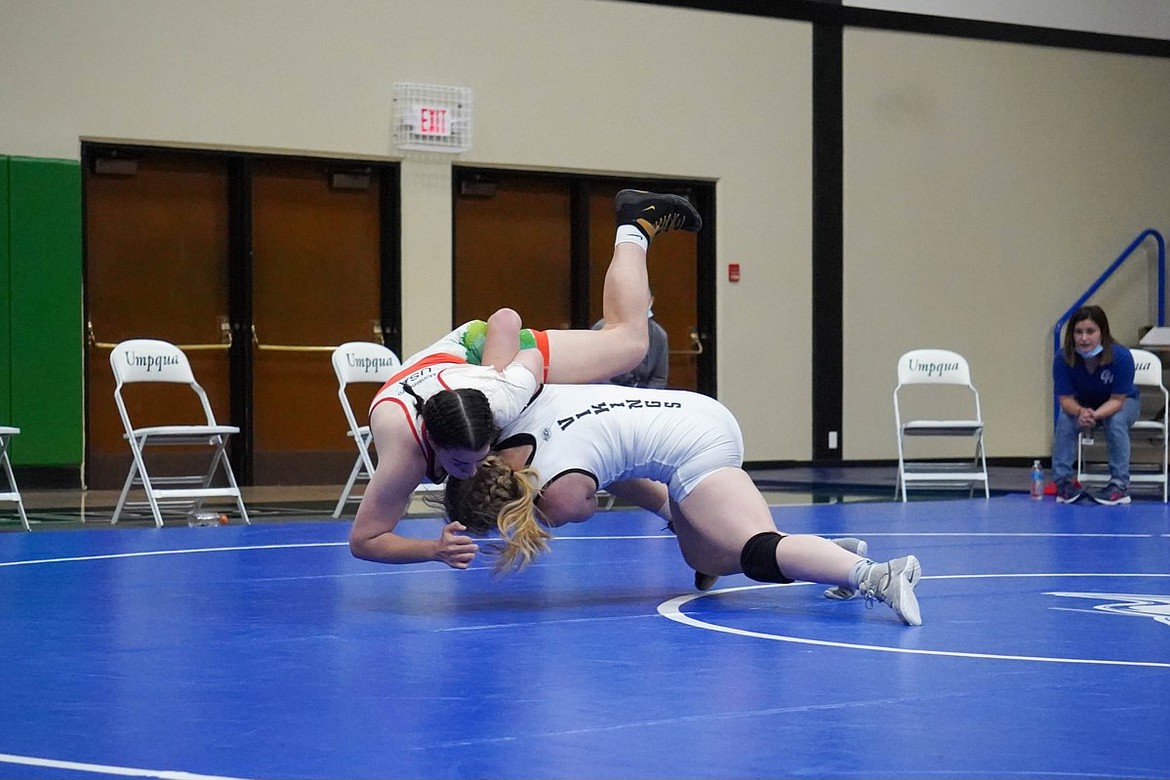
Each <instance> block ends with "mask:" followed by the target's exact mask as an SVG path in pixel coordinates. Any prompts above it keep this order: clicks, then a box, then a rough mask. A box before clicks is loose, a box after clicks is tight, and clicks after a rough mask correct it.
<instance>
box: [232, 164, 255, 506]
mask: <svg viewBox="0 0 1170 780" xmlns="http://www.w3.org/2000/svg"><path fill="white" fill-rule="evenodd" d="M252 270H253V269H252V165H251V163H250V161H249V159H248V158H247V157H244V156H232V157H229V158H228V278H229V282H228V310H229V311H228V320H229V323H230V327H231V335H232V346H231V352H230V356H229V362H230V365H231V368H230V374H229V376H230V377H231V379H230V381H229V386H230V387H231V420H232V424H233V425H236V426H238V427H239V429H240V432H239V433H238V434H236V435H235V436H233V437H232V446H231V453H230V459H231V464H232V471H234V472H235V474H236V481H237V482H239V483H240V484H241V485H251V484H252V480H253V477H254V465H255V460H254V458H253V455H252V446H253V443H254V441H255V439H254V431H253V424H254V422H255V415H254V414H253V410H252V391H253V388H254V385H255V382H254V376H253V368H254V362H255V361H254V356H253V350H252V316H253V308H252Z"/></svg>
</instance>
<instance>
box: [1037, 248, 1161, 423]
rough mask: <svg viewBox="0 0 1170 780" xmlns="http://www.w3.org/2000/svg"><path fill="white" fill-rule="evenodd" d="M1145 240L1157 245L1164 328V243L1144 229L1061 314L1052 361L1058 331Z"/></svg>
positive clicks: (1056, 350)
mask: <svg viewBox="0 0 1170 780" xmlns="http://www.w3.org/2000/svg"><path fill="white" fill-rule="evenodd" d="M1147 238H1153V239H1154V241H1155V242H1156V243H1157V244H1158V327H1163V326H1165V324H1166V241H1165V240H1164V239H1163V238H1162V234H1161V233H1159V232H1158V231H1157V230H1154V229H1153V228H1146V229H1145V230H1143V231H1142V232H1141V233H1139V234H1138V237H1137V238H1135V239H1134V240H1133V241H1132V242H1131V243H1130V245H1129V246H1127V247H1126V248H1125V251H1124V252H1122V253H1121V254H1120V255H1118V257H1117V259H1116V260H1114V261H1113V262H1112V263H1110V265H1109V267H1108V268H1106V269H1105V271H1104V272H1103V273H1102V274H1101V275H1100V276H1099V277H1097V281H1095V282H1093V284H1092V285H1090V286H1089V289H1087V290H1085V294H1084V295H1082V296H1081V297H1080V298H1077V302H1076V303H1074V304H1073V305H1072V306H1070V307H1069V308H1068V311H1066V312H1065V313H1064V314H1062V315H1061V317H1060V319H1058V320H1057V321H1056V325H1055V326H1053V328H1052V350H1053V352H1052V354H1053V358H1054V359H1055V356H1056V355H1058V354H1060V329H1061V328H1062V327H1064V324H1065V323H1066V322H1068V320H1069V318H1070V317H1072V316H1073V313H1074V312H1076V310H1077V309H1079V308H1081V307H1082V306H1084V305H1085V302H1086V301H1088V300H1089V298H1091V297H1093V293H1095V292H1097V290H1098V289H1100V287H1101V285H1102V284H1104V283H1105V280H1107V279H1108V278H1109V277H1110V276H1112V275H1113V272H1114V271H1116V270H1117V269H1118V268H1120V267H1121V264H1122V263H1124V262H1125V261H1126V260H1128V259H1129V256H1130V255H1132V254H1133V253H1134V251H1136V250H1137V248H1138V247H1139V246H1141V245H1142V242H1144V241H1145V240H1146V239H1147ZM1053 402H1054V404H1055V406H1056V408H1055V410H1054V411H1053V419H1056V416H1057V415H1058V414H1060V404H1059V402H1057V401H1056V398H1055V396H1053Z"/></svg>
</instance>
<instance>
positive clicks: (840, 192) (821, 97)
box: [812, 21, 845, 463]
mask: <svg viewBox="0 0 1170 780" xmlns="http://www.w3.org/2000/svg"><path fill="white" fill-rule="evenodd" d="M842 29H843V28H842V25H841V23H840V22H839V21H818V22H815V23H814V24H813V37H812V71H813V79H812V81H813V83H812V459H813V462H814V463H822V462H837V461H840V460H842V451H843V448H844V431H842V430H841V422H842V412H841V407H842V404H843V388H844V377H843V375H842V374H843V372H842V365H843V361H844V327H843V317H844V283H843V274H844V246H843V244H844V236H843V234H844V207H843V198H844V194H845V193H844V171H843V160H842V158H843V154H844V110H843V97H842V91H843V76H842V73H843V65H842V59H843V54H842V48H843V43H842ZM834 434H835V439H836V442H835V443H836V446H835V447H830V446H829V445H830V437H833V436H834Z"/></svg>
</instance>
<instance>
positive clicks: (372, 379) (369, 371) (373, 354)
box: [333, 341, 402, 517]
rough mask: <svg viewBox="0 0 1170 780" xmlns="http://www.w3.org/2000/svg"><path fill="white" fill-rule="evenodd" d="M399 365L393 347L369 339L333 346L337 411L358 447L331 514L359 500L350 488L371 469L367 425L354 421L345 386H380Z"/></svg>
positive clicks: (369, 440)
mask: <svg viewBox="0 0 1170 780" xmlns="http://www.w3.org/2000/svg"><path fill="white" fill-rule="evenodd" d="M400 365H402V362H401V361H400V360H399V359H398V356H397V355H395V354H394V352H393V350H391V349H389V348H388V347H384V346H382V345H381V344H375V343H373V342H370V341H350V342H347V343H345V344H342V345H341V346H340V347H338V348H337V349H335V350H333V373H335V374H337V398H338V399H339V400H340V401H341V411H342V412H343V413H344V414H345V421H346V422H347V423H348V424H349V431H348V432H347V434H346V435H347V436H349V437H350V438H351V439H353V442H354V444H355V445H356V446H357V451H358V453H357V459H356V460H355V461H354V464H353V468H352V469H350V472H349V479H348V480H347V481H346V483H345V487H344V488H342V491H341V497H340V498H339V499H337V506H336V508H334V510H333V516H334V517H341V513H342V512H343V511H344V510H345V505H346V504H347V503H349V502H351V501H360V500H361V495H360V494H359V495H356V496H355V495H354V494H353V489H354V487H355V486H356V485H357V484H358V483H359V482H362V483H366V482H369V481H370V476H371V475H372V474H373V473H374V459H373V457H372V456H371V455H370V446H371V445H372V444H373V436H372V434H371V433H370V426H369V425H362V424H360V423H359V422H358V419H357V415H356V414H354V411H353V405H352V404H351V403H350V400H349V393H348V392H347V389H346V388H348V387H349V385H351V384H355V383H367V384H373V385H378V387H381V386H382V385H383V384H385V383H386V380H388V379H389V378H390V377H391V376H393V375H394V371H395V369H397V368H398V367H399V366H400ZM374 391H375V392H376V391H377V388H374ZM371 398H372V394H371ZM367 402H368V399H367Z"/></svg>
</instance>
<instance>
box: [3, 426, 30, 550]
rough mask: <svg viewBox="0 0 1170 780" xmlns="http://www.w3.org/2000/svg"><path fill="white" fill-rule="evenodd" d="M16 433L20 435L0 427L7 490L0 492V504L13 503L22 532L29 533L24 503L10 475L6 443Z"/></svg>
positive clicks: (12, 430) (14, 429) (10, 429)
mask: <svg viewBox="0 0 1170 780" xmlns="http://www.w3.org/2000/svg"><path fill="white" fill-rule="evenodd" d="M18 433H20V428H13V427H12V426H10V425H0V462H2V463H3V464H4V477H5V478H6V479H7V480H8V488H7V489H6V490H4V491H3V492H0V502H4V503H7V502H13V503H15V504H16V511H17V512H19V513H20V522H21V523H23V524H24V530H26V531H31V530H32V528H30V527H29V524H28V515H26V514H25V513H24V501H23V500H21V498H20V490H19V489H18V488H17V487H16V477H15V476H13V474H12V461H11V460H10V459H9V458H8V443H9V442H10V441H11V440H12V437H13V436H15V435H16V434H18Z"/></svg>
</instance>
